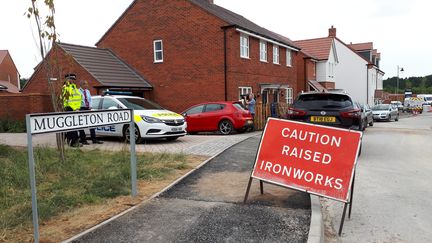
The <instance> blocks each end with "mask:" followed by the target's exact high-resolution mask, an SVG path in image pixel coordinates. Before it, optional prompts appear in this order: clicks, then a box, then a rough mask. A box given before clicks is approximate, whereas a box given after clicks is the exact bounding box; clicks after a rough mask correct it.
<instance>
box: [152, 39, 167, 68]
mask: <svg viewBox="0 0 432 243" xmlns="http://www.w3.org/2000/svg"><path fill="white" fill-rule="evenodd" d="M156 43H160V44H161V49H160V50H156ZM157 53H161V54H162V59H160V60H158V59H157V55H156V54H157ZM153 58H154V62H155V63H162V62H163V61H164V54H163V41H162V40H154V41H153Z"/></svg>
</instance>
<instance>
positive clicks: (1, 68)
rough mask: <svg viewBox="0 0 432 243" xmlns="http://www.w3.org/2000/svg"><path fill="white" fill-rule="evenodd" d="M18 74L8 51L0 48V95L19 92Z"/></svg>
mask: <svg viewBox="0 0 432 243" xmlns="http://www.w3.org/2000/svg"><path fill="white" fill-rule="evenodd" d="M19 90H20V74H19V72H18V69H17V68H16V66H15V63H14V61H13V60H12V57H11V55H10V54H9V51H7V50H0V95H5V94H8V93H19Z"/></svg>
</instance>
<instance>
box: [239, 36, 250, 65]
mask: <svg viewBox="0 0 432 243" xmlns="http://www.w3.org/2000/svg"><path fill="white" fill-rule="evenodd" d="M249 44H250V42H249V36H248V35H245V34H240V57H241V58H247V59H248V58H249Z"/></svg>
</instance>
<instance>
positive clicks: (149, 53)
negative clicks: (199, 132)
mask: <svg viewBox="0 0 432 243" xmlns="http://www.w3.org/2000/svg"><path fill="white" fill-rule="evenodd" d="M224 25H226V24H225V23H224V22H223V21H222V20H220V19H218V18H216V17H214V16H212V15H209V14H208V13H207V12H205V11H204V10H202V9H201V8H199V7H197V6H196V5H194V4H192V3H191V2H189V1H185V0H175V1H172V0H147V1H137V2H136V3H135V5H134V6H132V7H131V8H130V9H129V11H128V12H127V13H126V14H125V16H124V18H122V19H121V20H120V21H119V22H118V24H117V25H115V26H114V27H113V29H112V31H110V32H109V33H108V34H107V35H106V36H105V38H104V39H103V40H102V41H101V42H100V43H99V44H98V47H105V48H110V49H112V50H113V51H114V52H115V53H116V54H117V55H119V56H120V57H121V58H122V59H123V60H125V61H126V62H127V63H128V64H129V65H131V66H133V67H134V68H135V69H136V70H138V71H139V72H140V73H141V74H143V76H144V77H145V78H146V79H147V80H149V82H150V83H151V84H152V85H153V87H154V90H153V94H152V96H153V98H154V100H155V101H156V102H157V103H159V104H160V105H162V106H164V107H166V108H167V109H171V110H174V111H177V112H181V111H183V110H184V109H186V108H187V107H189V106H191V105H193V104H196V103H200V102H204V101H216V100H223V99H224V49H223V30H222V29H221V26H224ZM159 39H160V40H162V41H163V50H164V53H163V54H164V62H163V63H159V64H155V63H154V57H153V41H154V40H159Z"/></svg>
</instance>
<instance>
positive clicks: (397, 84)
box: [395, 65, 404, 100]
mask: <svg viewBox="0 0 432 243" xmlns="http://www.w3.org/2000/svg"><path fill="white" fill-rule="evenodd" d="M399 71H401V72H403V71H404V69H403V67H401V68H399V65H398V66H397V81H396V90H395V99H396V100H397V98H398V93H399Z"/></svg>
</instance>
